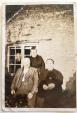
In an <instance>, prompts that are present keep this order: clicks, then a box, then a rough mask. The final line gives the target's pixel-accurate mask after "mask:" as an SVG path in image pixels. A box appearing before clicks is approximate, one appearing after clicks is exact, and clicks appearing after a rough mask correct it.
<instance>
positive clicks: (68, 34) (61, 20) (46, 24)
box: [7, 5, 75, 88]
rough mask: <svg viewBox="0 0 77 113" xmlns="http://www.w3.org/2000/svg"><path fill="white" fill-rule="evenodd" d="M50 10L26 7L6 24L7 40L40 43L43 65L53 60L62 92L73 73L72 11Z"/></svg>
mask: <svg viewBox="0 0 77 113" xmlns="http://www.w3.org/2000/svg"><path fill="white" fill-rule="evenodd" d="M52 6H53V5H51V6H25V7H24V8H23V9H21V10H20V11H19V12H17V13H16V14H15V15H16V16H14V17H12V19H11V20H10V21H9V22H7V40H8V42H16V41H21V40H28V41H33V42H36V41H39V45H38V47H37V49H38V54H40V55H41V56H42V57H43V59H44V61H45V60H46V59H47V58H49V57H52V58H53V59H54V60H55V68H57V69H59V70H60V71H61V72H62V74H63V76H64V84H63V88H65V85H66V82H67V81H68V80H69V78H70V77H71V76H73V73H74V72H75V61H74V57H75V55H74V26H73V24H74V22H73V20H74V19H73V9H72V8H70V7H69V8H68V9H67V8H62V9H60V7H57V8H56V7H55V6H54V8H52Z"/></svg>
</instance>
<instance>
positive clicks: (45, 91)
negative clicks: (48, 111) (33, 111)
mask: <svg viewBox="0 0 77 113" xmlns="http://www.w3.org/2000/svg"><path fill="white" fill-rule="evenodd" d="M4 26H5V37H4V38H5V40H4V41H5V42H4V44H5V45H4V49H5V55H4V56H5V61H4V62H5V66H4V67H5V69H4V70H5V71H4V72H5V73H4V75H3V76H4V80H3V83H4V87H3V90H4V106H5V108H26V109H27V108H76V69H75V47H74V4H28V5H27V4H24V5H5V24H4Z"/></svg>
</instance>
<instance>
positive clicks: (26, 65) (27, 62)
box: [22, 59, 30, 68]
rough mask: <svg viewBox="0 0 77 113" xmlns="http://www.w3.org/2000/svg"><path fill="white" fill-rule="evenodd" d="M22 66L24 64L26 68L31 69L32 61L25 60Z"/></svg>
mask: <svg viewBox="0 0 77 113" xmlns="http://www.w3.org/2000/svg"><path fill="white" fill-rule="evenodd" d="M22 64H23V66H24V68H29V67H30V59H25V60H23V61H22Z"/></svg>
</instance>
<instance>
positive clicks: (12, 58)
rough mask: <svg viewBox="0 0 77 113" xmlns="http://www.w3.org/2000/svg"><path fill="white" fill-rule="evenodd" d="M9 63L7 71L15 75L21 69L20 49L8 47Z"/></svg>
mask: <svg viewBox="0 0 77 113" xmlns="http://www.w3.org/2000/svg"><path fill="white" fill-rule="evenodd" d="M8 57H9V63H8V65H9V66H8V71H9V72H10V73H15V72H16V71H17V69H18V68H20V67H21V47H19V46H17V47H9V54H8Z"/></svg>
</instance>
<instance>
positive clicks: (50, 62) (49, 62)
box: [45, 60, 54, 70]
mask: <svg viewBox="0 0 77 113" xmlns="http://www.w3.org/2000/svg"><path fill="white" fill-rule="evenodd" d="M45 68H46V69H48V70H53V68H54V64H53V62H52V61H51V60H47V61H46V63H45Z"/></svg>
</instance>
